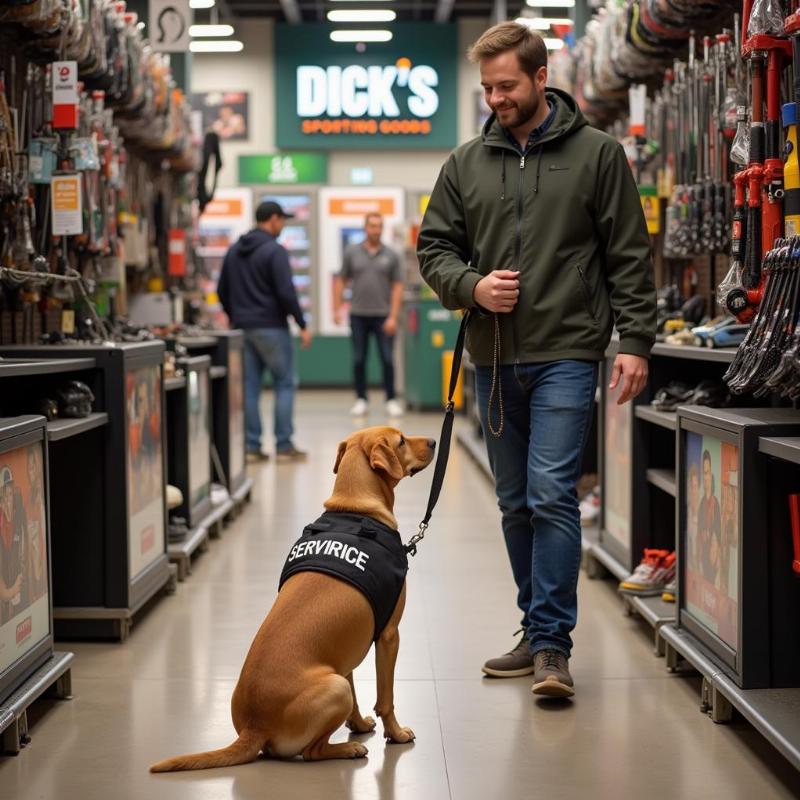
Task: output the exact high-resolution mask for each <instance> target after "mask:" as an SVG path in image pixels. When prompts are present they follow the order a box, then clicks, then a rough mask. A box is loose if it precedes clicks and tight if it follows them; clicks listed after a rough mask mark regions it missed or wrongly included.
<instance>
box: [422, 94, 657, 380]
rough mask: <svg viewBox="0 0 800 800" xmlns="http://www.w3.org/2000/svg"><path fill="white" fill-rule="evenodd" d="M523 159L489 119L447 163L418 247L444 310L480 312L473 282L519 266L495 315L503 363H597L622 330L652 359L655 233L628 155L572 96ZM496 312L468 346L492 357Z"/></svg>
mask: <svg viewBox="0 0 800 800" xmlns="http://www.w3.org/2000/svg"><path fill="white" fill-rule="evenodd" d="M546 94H547V99H548V101H549V102H550V103H551V104H555V106H556V115H555V119H554V120H553V122H552V124H551V125H550V127H549V128H548V130H547V131H546V132H545V134H544V135H543V136H542V137H541V138H540V139H537V140H536V141H535V143H534V145H533V147H532V148H531V149H530V150H529V151H528V152H526V153H525V155H524V156H523V157H520V155H519V152H518V151H517V150H515V149H514V146H513V145H512V144H511V142H510V141H509V140H508V139H507V137H506V135H505V133H504V131H503V129H502V128H501V127H500V124H499V123H498V122H497V121H496V119H495V117H494V116H492V117H490V119H489V120H488V122H487V123H486V126H485V127H484V130H483V134H482V135H481V136H479V137H477V138H475V139H473V140H472V141H470V142H467V143H466V144H464V145H462V146H461V147H458V148H457V149H456V150H454V151H453V152H452V153H451V154H450V157H449V158H448V160H447V162H446V163H445V165H444V166H443V167H442V170H441V173H440V174H439V179H438V180H437V182H436V186H435V187H434V189H433V193H432V195H431V198H430V202H429V204H428V208H427V211H426V212H425V218H424V219H423V221H422V227H421V230H420V234H419V241H418V244H417V255H418V257H419V263H420V270H421V273H422V277H423V278H424V280H425V281H426V282H427V283H428V284H429V285H430V286H431V287H432V288H433V290H434V291H435V292H436V293H437V295H438V296H439V299H440V300H441V302H442V304H443V305H444V306H445V307H446V308H452V309H456V308H475V307H476V303H475V300H474V298H473V291H474V289H475V285H476V284H477V283H478V281H479V280H480V279H481V277H482V276H484V275H487V274H488V273H490V272H492V271H493V270H496V269H517V270H519V272H520V287H519V299H518V302H517V305H516V306H515V307H514V310H513V311H512V312H511V313H510V314H498V315H497V317H498V319H499V322H500V362H501V363H503V364H514V363H526V362H537V361H538V362H541V361H558V360H562V359H583V360H593V361H596V360H600V359H602V358H603V353H604V352H605V349H606V347H607V346H608V342H609V339H610V337H611V332H612V329H613V328H614V326H615V325H616V329H617V331H618V332H619V338H620V348H619V352H620V353H631V354H634V355H639V356H649V354H650V348H651V347H652V344H653V342H654V341H655V332H656V295H655V286H654V278H653V266H652V261H651V257H650V238H649V235H648V233H647V226H646V223H645V219H644V214H643V212H642V207H641V203H640V200H639V193H638V190H637V188H636V183H635V181H634V179H633V175H632V174H631V170H630V167H629V166H628V162H627V159H626V157H625V153H624V151H623V149H622V147H621V145H619V144H618V143H617V142H616V141H615V140H614V139H613V138H612V137H610V136H608V135H607V134H605V133H602V132H601V131H598V130H596V129H594V128H591V127H590V126H589V125H588V124H587V122H586V120H585V118H584V117H583V115H582V114H581V112H580V109H579V108H578V107H577V104H576V103H575V101H574V100H573V99H572V97H570V96H569V95H568V94H566V93H565V92H561V91H559V90H557V89H548V90H547V93H546ZM493 317H494V315H492V314H486V313H480V314H476V315H474V316H473V319H472V321H471V322H470V327H469V333H468V338H467V347H468V349H469V351H470V354H471V356H472V359H473V361H474V362H475V363H476V364H479V365H489V364H491V363H492V359H493V353H494V339H495V326H494V319H493Z"/></svg>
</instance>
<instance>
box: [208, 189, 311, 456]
mask: <svg viewBox="0 0 800 800" xmlns="http://www.w3.org/2000/svg"><path fill="white" fill-rule="evenodd" d="M292 216H294V215H293V214H287V213H286V212H285V211H284V210H283V208H281V206H280V205H279V204H278V203H275V202H272V201H265V202H263V203H261V204H259V206H258V208H257V209H256V227H255V228H254V229H253V230H251V231H249V232H248V233H246V234H244V235H243V236H241V237H240V238H239V240H238V241H237V242H236V243H235V244H234V245H233V246H232V247H231V248H230V250H228V253H227V255H226V256H225V261H224V262H223V264H222V274H221V275H220V278H219V286H218V287H217V291H218V294H219V299H220V302H221V303H222V307H223V309H225V313H226V314H227V315H228V317H229V319H230V321H231V326H232V327H234V328H241V329H242V330H244V334H245V351H244V381H245V429H246V441H247V459H248V461H250V462H254V461H262V460H266V459H267V458H268V456H267V455H266V454H265V453H264V452H263V451H262V450H261V415H260V413H259V406H258V403H259V400H260V398H261V389H262V383H261V376H262V373H263V371H264V369H265V368H266V369H269V371H270V373H271V374H272V384H273V387H274V390H275V405H274V412H275V442H276V459H277V461H279V462H290V461H302V460H304V459H305V458H306V453H305V452H303V451H302V450H298V449H297V448H296V447H295V446H294V442H293V441H292V436H293V435H294V395H295V388H296V386H297V377H296V374H295V368H294V354H293V349H292V337H291V334H290V332H289V324H288V321H287V319H288V317H293V318H294V320H295V322H297V324H298V325H299V327H300V336H301V340H302V346H303V348H306V347H309V346H310V345H311V332H310V331H309V330H308V327H307V326H306V320H305V316H304V315H303V310H302V309H301V308H300V303H299V301H298V299H297V292H296V291H295V288H294V284H293V283H292V270H291V267H290V265H289V254H288V252H287V251H286V249H285V248H284V247H282V246H281V245H280V244H278V241H277V239H278V236H280V234H281V231H282V230H283V226H284V225H285V224H286V220H287V219H290V218H291V217H292Z"/></svg>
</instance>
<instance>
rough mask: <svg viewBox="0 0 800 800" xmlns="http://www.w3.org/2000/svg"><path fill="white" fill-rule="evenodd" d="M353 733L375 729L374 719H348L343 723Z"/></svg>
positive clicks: (368, 731)
mask: <svg viewBox="0 0 800 800" xmlns="http://www.w3.org/2000/svg"><path fill="white" fill-rule="evenodd" d="M345 725H347V727H348V728H349V729H350V730H351V731H353V733H370V732H372V731H374V730H375V720H374V719H373V718H372V717H360V718H359V719H349V720H347V722H346V723H345Z"/></svg>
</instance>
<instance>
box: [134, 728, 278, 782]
mask: <svg viewBox="0 0 800 800" xmlns="http://www.w3.org/2000/svg"><path fill="white" fill-rule="evenodd" d="M264 740H265V737H264V734H263V733H261V734H260V733H255V732H254V731H247V730H244V731H242V732H241V733H240V734H239V738H238V739H237V740H236V741H235V742H233V744H229V745H228V746H227V747H223V748H222V749H221V750H210V751H209V752H207V753H192V754H190V755H185V756H176V757H175V758H167V759H165V760H164V761H159V762H158V763H157V764H153V766H152V767H150V772H177V771H179V770H189V769H212V768H214V767H231V766H234V765H235V764H248V763H250V762H251V761H255V760H256V757H257V756H258V754H259V752H260V751H261V748H262V747H263V746H264Z"/></svg>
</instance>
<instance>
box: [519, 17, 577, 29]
mask: <svg viewBox="0 0 800 800" xmlns="http://www.w3.org/2000/svg"><path fill="white" fill-rule="evenodd" d="M516 22H518V23H519V24H520V25H527V26H528V27H529V28H531V29H532V30H534V31H546V30H549V29H550V28H551V27H552V26H553V25H568V26H570V27H571V26H572V25H574V24H575V23H574V22H573V21H572V20H571V19H569V18H568V17H517V19H516Z"/></svg>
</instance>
